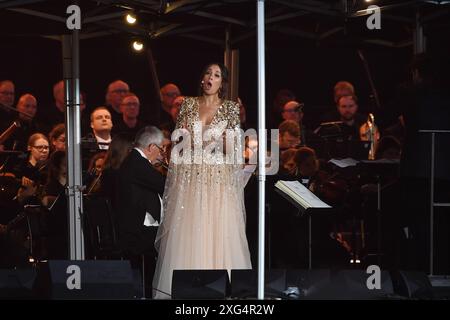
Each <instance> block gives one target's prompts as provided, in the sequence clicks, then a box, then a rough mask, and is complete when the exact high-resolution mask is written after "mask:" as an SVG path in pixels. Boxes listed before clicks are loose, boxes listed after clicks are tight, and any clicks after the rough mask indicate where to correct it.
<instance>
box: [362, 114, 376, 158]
mask: <svg viewBox="0 0 450 320" xmlns="http://www.w3.org/2000/svg"><path fill="white" fill-rule="evenodd" d="M359 135H360V138H361V141H370V150H369V156H368V159H369V160H375V152H376V147H377V142H378V139H379V138H380V133H379V131H378V127H377V126H376V124H375V116H374V115H373V113H369V116H368V117H367V121H366V122H365V123H364V124H363V125H362V126H361V127H360V128H359Z"/></svg>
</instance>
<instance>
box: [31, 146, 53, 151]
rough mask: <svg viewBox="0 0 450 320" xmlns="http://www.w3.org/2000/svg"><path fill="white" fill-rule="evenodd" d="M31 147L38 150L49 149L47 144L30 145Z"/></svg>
mask: <svg viewBox="0 0 450 320" xmlns="http://www.w3.org/2000/svg"><path fill="white" fill-rule="evenodd" d="M32 148H35V149H38V150H39V151H43V150H48V149H50V147H49V146H32Z"/></svg>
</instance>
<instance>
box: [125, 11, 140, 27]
mask: <svg viewBox="0 0 450 320" xmlns="http://www.w3.org/2000/svg"><path fill="white" fill-rule="evenodd" d="M125 20H126V21H127V22H128V23H129V24H135V23H136V21H137V17H136V15H135V14H134V13H132V12H131V13H128V14H127V15H126V17H125Z"/></svg>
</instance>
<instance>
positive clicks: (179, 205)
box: [153, 164, 251, 299]
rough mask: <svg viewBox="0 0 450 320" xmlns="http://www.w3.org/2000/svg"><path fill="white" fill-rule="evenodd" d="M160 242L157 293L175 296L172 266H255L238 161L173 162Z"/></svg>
mask: <svg viewBox="0 0 450 320" xmlns="http://www.w3.org/2000/svg"><path fill="white" fill-rule="evenodd" d="M156 247H157V249H158V251H159V255H158V262H157V266H156V271H155V276H154V279H153V288H154V291H153V296H154V298H156V299H161V298H162V299H164V298H166V299H167V298H170V294H171V285H172V272H173V270H177V269H182V270H183V269H227V270H228V272H230V271H231V269H251V262H250V252H249V249H248V243H247V238H246V234H245V207H244V198H243V184H242V181H241V178H240V175H239V171H238V170H237V169H236V166H233V165H207V164H199V165H196V164H192V165H177V166H174V165H172V164H171V168H170V169H169V174H168V178H167V182H166V188H165V193H164V218H163V223H162V225H161V226H160V228H159V230H158V235H157V238H156ZM155 289H156V290H155Z"/></svg>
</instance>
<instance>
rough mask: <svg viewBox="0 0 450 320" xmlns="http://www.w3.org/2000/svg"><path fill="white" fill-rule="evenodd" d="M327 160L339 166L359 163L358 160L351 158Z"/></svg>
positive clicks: (344, 166) (343, 166) (351, 165)
mask: <svg viewBox="0 0 450 320" xmlns="http://www.w3.org/2000/svg"><path fill="white" fill-rule="evenodd" d="M328 162H331V163H332V164H334V165H336V166H338V167H339V168H347V167H354V166H356V165H357V164H358V163H359V161H358V160H355V159H353V158H345V159H331V160H330V161H328Z"/></svg>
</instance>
